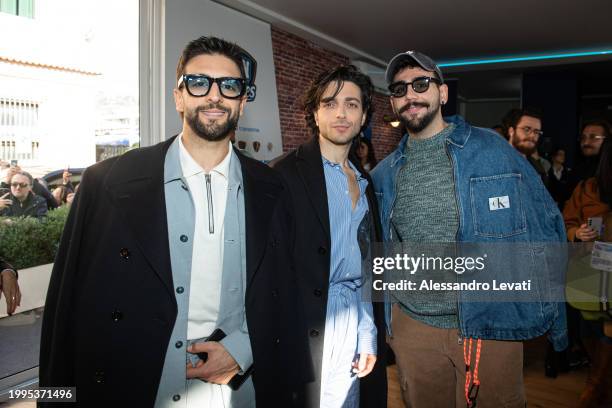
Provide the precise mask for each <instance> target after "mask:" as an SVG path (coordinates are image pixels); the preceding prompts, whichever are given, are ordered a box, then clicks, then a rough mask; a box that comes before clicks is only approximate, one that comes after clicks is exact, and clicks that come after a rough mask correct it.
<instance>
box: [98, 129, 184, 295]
mask: <svg viewBox="0 0 612 408" xmlns="http://www.w3.org/2000/svg"><path fill="white" fill-rule="evenodd" d="M173 140H174V138H172V139H170V140H168V141H166V142H164V143H160V144H158V145H155V146H152V147H149V148H146V149H142V150H141V151H140V152H139V154H134V155H126V156H125V157H122V158H120V159H119V160H118V161H117V162H116V163H115V165H114V166H113V168H112V169H111V171H110V172H109V174H108V176H107V179H106V180H107V181H106V189H107V191H108V193H109V194H111V195H112V197H113V201H114V203H115V204H116V206H117V209H118V210H119V211H120V212H121V213H122V216H123V222H124V223H126V224H127V225H128V227H129V229H130V231H131V232H132V234H133V236H134V239H135V241H136V245H137V246H138V248H139V249H140V251H142V253H143V255H144V256H145V258H146V259H147V260H148V261H149V264H150V265H151V266H152V268H153V269H154V270H155V272H156V274H157V275H158V276H159V278H160V279H161V281H162V282H163V283H164V285H165V286H166V287H167V289H168V291H169V292H170V293H171V294H173V292H174V291H173V287H172V270H171V264H170V247H169V243H168V224H167V219H166V202H165V196H164V160H165V155H166V152H167V150H168V148H169V146H170V144H171V143H172V141H173Z"/></svg>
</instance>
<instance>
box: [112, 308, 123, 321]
mask: <svg viewBox="0 0 612 408" xmlns="http://www.w3.org/2000/svg"><path fill="white" fill-rule="evenodd" d="M111 319H113V322H118V321H119V320H121V319H123V312H121V310H113V313H111Z"/></svg>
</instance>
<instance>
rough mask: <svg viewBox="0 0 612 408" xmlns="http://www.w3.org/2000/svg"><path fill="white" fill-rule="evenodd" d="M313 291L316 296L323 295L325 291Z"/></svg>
mask: <svg viewBox="0 0 612 408" xmlns="http://www.w3.org/2000/svg"><path fill="white" fill-rule="evenodd" d="M313 293H314V295H315V296H316V297H321V295H322V294H323V292H321V289H315V290H314V292H313Z"/></svg>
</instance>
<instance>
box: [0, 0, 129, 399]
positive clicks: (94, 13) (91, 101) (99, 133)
mask: <svg viewBox="0 0 612 408" xmlns="http://www.w3.org/2000/svg"><path fill="white" fill-rule="evenodd" d="M34 5H35V2H34V0H0V197H4V198H5V199H6V198H7V197H8V198H9V199H10V200H11V204H10V205H6V204H5V203H4V200H3V201H2V202H1V203H0V207H2V208H0V259H3V260H4V261H6V262H8V263H9V264H11V265H13V266H14V267H15V268H17V269H18V270H19V287H20V290H21V293H22V300H21V305H20V306H19V307H18V308H17V309H16V311H15V314H13V315H12V316H8V315H7V313H6V301H5V298H4V295H3V294H2V295H0V356H1V357H0V405H1V404H2V402H4V401H6V400H7V398H8V395H7V391H8V389H11V388H12V389H14V388H15V387H28V386H29V385H32V384H34V385H35V384H36V380H37V377H38V373H37V367H38V355H39V342H40V329H41V320H42V313H43V311H44V306H45V298H46V292H47V286H48V283H49V278H50V275H51V269H52V266H53V264H52V263H53V259H54V257H55V253H56V251H57V247H58V243H59V239H60V236H61V233H62V230H63V226H64V223H65V221H66V218H67V215H68V212H69V211H70V205H71V201H72V198H73V197H74V195H75V193H78V185H79V182H80V179H81V175H82V173H83V171H84V170H85V168H87V167H88V166H90V165H92V164H94V163H96V162H97V161H100V160H104V159H107V158H109V157H112V156H116V155H120V154H123V153H124V152H125V151H127V150H129V149H132V148H135V147H138V146H139V145H140V125H139V121H140V118H139V99H138V97H139V95H138V90H139V89H138V79H139V78H138V77H139V73H138V44H139V38H138V32H139V16H138V12H139V2H138V0H129V1H111V2H108V1H106V0H53V1H41V2H37V3H36V18H33V17H34ZM15 16H24V17H30V18H16V17H15ZM118 27H120V28H121V29H117V28H118ZM18 171H25V172H27V173H29V174H30V175H31V176H32V177H33V183H32V184H31V185H28V183H24V179H23V177H22V178H21V179H20V180H12V179H13V178H16V177H19V175H15V173H16V172H18ZM27 180H28V179H27V178H26V179H25V181H27ZM23 185H26V187H25V188H24V187H23ZM24 189H27V192H26V193H25V194H22V192H23V191H24ZM28 200H43V201H44V204H45V205H44V206H45V207H46V213H45V214H44V216H40V215H39V214H37V213H34V212H33V213H25V214H22V213H21V212H20V211H18V209H23V208H26V207H27V205H25V204H24V203H27V202H29V201H28ZM39 208H40V206H39ZM0 293H1V292H0Z"/></svg>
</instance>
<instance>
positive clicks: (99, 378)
mask: <svg viewBox="0 0 612 408" xmlns="http://www.w3.org/2000/svg"><path fill="white" fill-rule="evenodd" d="M104 377H105V375H104V371H96V373H95V374H94V381H95V382H96V383H97V384H103V383H104Z"/></svg>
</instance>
